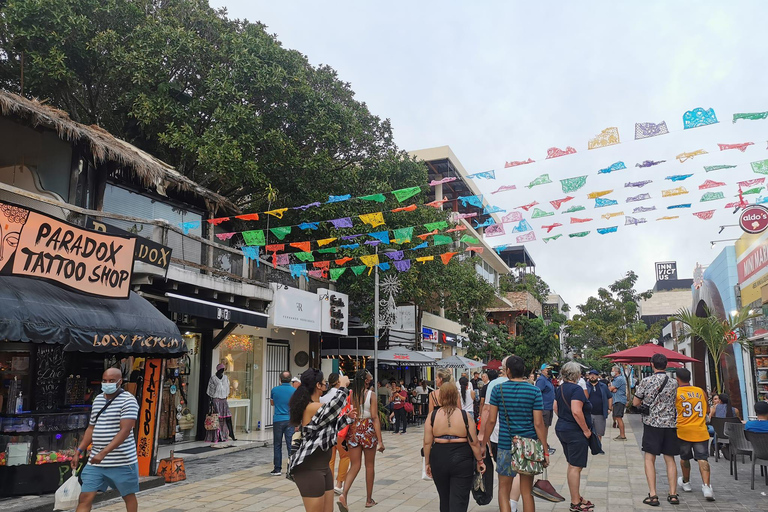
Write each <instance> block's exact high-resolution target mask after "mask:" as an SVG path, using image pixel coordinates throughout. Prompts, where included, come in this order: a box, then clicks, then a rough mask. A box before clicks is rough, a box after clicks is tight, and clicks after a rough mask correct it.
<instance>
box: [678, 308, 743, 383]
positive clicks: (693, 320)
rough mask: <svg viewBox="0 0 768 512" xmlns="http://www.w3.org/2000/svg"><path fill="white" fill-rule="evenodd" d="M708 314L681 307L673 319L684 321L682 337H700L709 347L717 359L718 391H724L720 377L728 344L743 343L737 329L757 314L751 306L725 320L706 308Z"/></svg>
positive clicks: (716, 377) (715, 359) (710, 352)
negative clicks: (699, 313)
mask: <svg viewBox="0 0 768 512" xmlns="http://www.w3.org/2000/svg"><path fill="white" fill-rule="evenodd" d="M705 313H706V316H703V317H701V316H696V314H695V313H693V312H692V311H690V310H688V309H681V310H680V311H678V312H677V314H676V315H674V316H673V317H672V319H673V320H676V321H678V322H681V323H683V324H684V325H685V326H686V327H687V329H686V332H684V333H683V335H682V338H683V339H686V338H700V339H701V340H702V341H703V342H704V345H705V346H706V347H707V350H708V351H709V354H710V355H711V356H712V359H713V360H714V361H715V380H716V381H717V382H716V385H717V392H718V393H722V392H723V386H722V382H721V379H720V361H721V359H722V357H723V354H725V351H726V349H727V348H728V345H731V344H733V343H734V342H735V343H739V344H741V343H742V340H741V339H739V338H738V337H737V335H736V331H738V330H741V329H742V328H743V326H744V324H745V323H746V321H747V320H750V319H752V318H755V317H756V316H758V315H757V314H755V313H753V312H751V311H750V309H749V307H745V308H743V309H742V310H741V311H739V312H737V313H736V315H733V316H732V315H728V316H727V317H726V318H725V319H724V320H720V319H719V318H717V316H715V315H713V314H712V313H711V312H710V311H709V308H706V309H705Z"/></svg>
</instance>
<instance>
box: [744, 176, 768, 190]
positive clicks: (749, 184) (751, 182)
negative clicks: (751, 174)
mask: <svg viewBox="0 0 768 512" xmlns="http://www.w3.org/2000/svg"><path fill="white" fill-rule="evenodd" d="M764 182H765V178H756V179H754V180H747V181H740V182H739V187H741V188H749V187H754V186H755V185H762V184H763V183H764Z"/></svg>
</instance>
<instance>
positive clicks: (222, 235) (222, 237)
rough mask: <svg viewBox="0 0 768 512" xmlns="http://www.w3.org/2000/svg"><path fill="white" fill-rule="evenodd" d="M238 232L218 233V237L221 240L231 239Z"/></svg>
mask: <svg viewBox="0 0 768 512" xmlns="http://www.w3.org/2000/svg"><path fill="white" fill-rule="evenodd" d="M236 234H237V233H216V238H218V239H219V240H221V241H222V242H223V241H224V240H229V239H230V238H232V237H233V236H235V235H236Z"/></svg>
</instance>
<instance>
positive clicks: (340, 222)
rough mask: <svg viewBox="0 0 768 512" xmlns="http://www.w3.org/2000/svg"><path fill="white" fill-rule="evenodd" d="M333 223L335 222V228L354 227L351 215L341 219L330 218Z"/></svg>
mask: <svg viewBox="0 0 768 512" xmlns="http://www.w3.org/2000/svg"><path fill="white" fill-rule="evenodd" d="M328 222H330V223H331V224H333V227H334V228H335V229H341V228H351V227H352V219H350V218H349V217H342V218H340V219H332V220H329V221H328Z"/></svg>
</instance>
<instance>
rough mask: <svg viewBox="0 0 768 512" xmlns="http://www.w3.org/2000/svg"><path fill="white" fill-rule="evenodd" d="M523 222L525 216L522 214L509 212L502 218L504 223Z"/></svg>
mask: <svg viewBox="0 0 768 512" xmlns="http://www.w3.org/2000/svg"><path fill="white" fill-rule="evenodd" d="M521 220H523V214H522V213H520V212H509V213H508V214H506V215H505V216H503V217H502V218H501V222H502V223H506V222H520V221H521Z"/></svg>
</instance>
